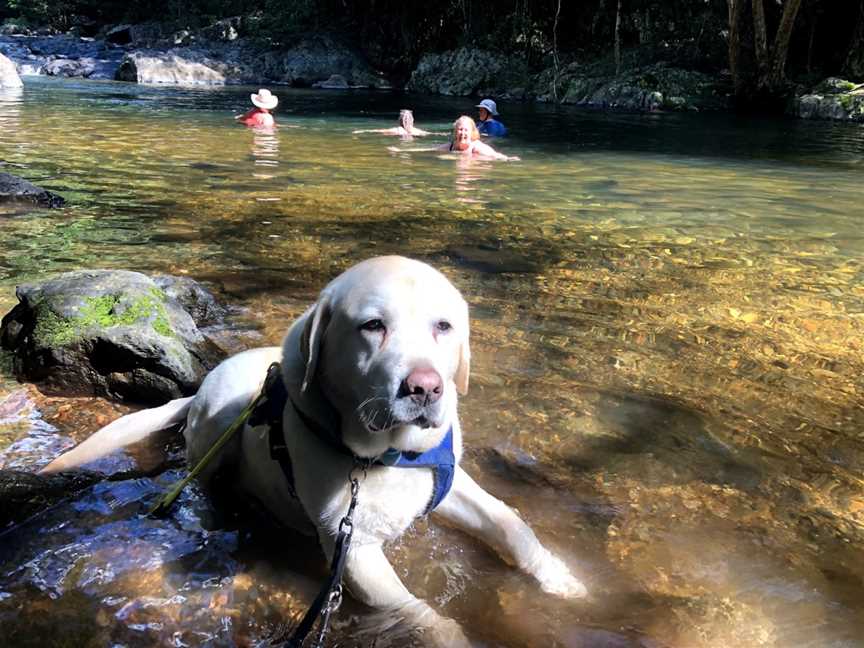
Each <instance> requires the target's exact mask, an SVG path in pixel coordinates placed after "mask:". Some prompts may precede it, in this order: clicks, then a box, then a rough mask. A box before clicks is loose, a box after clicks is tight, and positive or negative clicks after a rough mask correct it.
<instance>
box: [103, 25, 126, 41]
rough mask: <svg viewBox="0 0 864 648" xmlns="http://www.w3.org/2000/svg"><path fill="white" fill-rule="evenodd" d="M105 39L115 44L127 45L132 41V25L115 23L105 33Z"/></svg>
mask: <svg viewBox="0 0 864 648" xmlns="http://www.w3.org/2000/svg"><path fill="white" fill-rule="evenodd" d="M105 41H106V42H108V43H114V44H115V45H128V44H129V43H131V42H132V25H116V26H114V27H112V28H111V29H109V30H108V31H107V32H106V33H105Z"/></svg>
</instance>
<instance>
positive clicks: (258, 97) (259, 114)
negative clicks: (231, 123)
mask: <svg viewBox="0 0 864 648" xmlns="http://www.w3.org/2000/svg"><path fill="white" fill-rule="evenodd" d="M249 98H250V99H251V100H252V104H253V105H254V106H255V107H254V108H252V109H251V110H249V111H248V112H245V113H243V114H242V115H237V116H235V117H234V119H236V120H238V121H239V122H240V123H241V124H245V125H246V126H253V127H258V128H260V127H262V126H263V127H272V126H275V125H276V120H275V119H273V115H271V114H270V111H271V110H273V109H274V108H275V107H276V105H277V104H278V103H279V99H278V98H277V97H276V95H274V94H273V93H272V92H270V91H269V90H268V89H267V88H261V89H260V90H259V91H258V92H257V93H253V94H251V95H249Z"/></svg>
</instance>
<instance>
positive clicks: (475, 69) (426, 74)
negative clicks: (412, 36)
mask: <svg viewBox="0 0 864 648" xmlns="http://www.w3.org/2000/svg"><path fill="white" fill-rule="evenodd" d="M529 82H530V81H529V74H528V68H527V66H526V65H525V63H524V62H523V61H521V60H519V59H513V58H510V57H507V56H504V55H502V54H497V53H495V52H490V51H487V50H482V49H476V48H470V47H462V48H459V49H457V50H451V51H449V52H444V53H442V54H426V55H424V56H423V58H421V59H420V63H418V65H417V68H416V69H415V70H414V72H413V73H412V74H411V78H410V79H409V80H408V84H407V85H406V87H405V89H406V90H408V91H409V92H426V93H431V94H442V95H450V96H456V97H468V96H475V95H492V96H502V95H504V94H505V93H508V91H509V90H510V89H511V88H520V89H524V88H525V87H526V86H527V85H528V83H529ZM523 91H524V90H523Z"/></svg>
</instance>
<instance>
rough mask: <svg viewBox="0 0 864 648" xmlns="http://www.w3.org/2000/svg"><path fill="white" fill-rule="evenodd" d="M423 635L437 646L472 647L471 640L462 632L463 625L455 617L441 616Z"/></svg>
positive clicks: (446, 647)
mask: <svg viewBox="0 0 864 648" xmlns="http://www.w3.org/2000/svg"><path fill="white" fill-rule="evenodd" d="M423 637H424V639H428V640H429V643H430V644H431V645H432V646H435V647H436V648H471V642H470V641H468V637H466V636H465V633H464V632H462V627H461V626H460V625H459V624H458V623H457V622H456V621H454V620H453V619H447V618H444V617H441V618H440V619H439V621H438V622H437V623H435V624H434V625H433V626H430V627H428V628H427V629H426V632H424V633H423Z"/></svg>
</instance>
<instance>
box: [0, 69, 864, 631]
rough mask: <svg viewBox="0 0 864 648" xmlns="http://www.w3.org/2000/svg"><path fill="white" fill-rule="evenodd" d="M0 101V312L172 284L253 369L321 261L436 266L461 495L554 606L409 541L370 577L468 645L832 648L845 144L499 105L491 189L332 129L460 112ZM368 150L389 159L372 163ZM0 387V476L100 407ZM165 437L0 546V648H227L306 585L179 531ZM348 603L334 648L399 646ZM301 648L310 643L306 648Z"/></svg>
mask: <svg viewBox="0 0 864 648" xmlns="http://www.w3.org/2000/svg"><path fill="white" fill-rule="evenodd" d="M25 82H26V86H25V88H24V90H23V92H21V93H16V94H11V95H9V94H6V95H0V165H2V166H0V170H3V171H7V172H10V173H14V174H16V175H19V176H23V177H26V178H27V179H29V180H31V181H32V182H34V183H36V184H39V185H42V186H44V187H46V188H48V189H50V190H53V191H55V192H57V193H60V194H62V195H63V196H64V197H66V199H67V200H68V206H66V207H64V208H62V209H57V210H44V209H36V210H32V211H28V212H22V211H20V210H17V209H12V208H10V207H8V206H6V207H2V206H0V226H2V227H0V312H3V313H5V312H7V311H8V310H9V309H10V308H11V307H12V306H13V305H14V304H15V303H16V300H15V292H14V291H15V286H16V285H18V284H20V283H25V282H32V281H39V280H43V279H46V278H48V277H50V276H53V275H55V274H57V273H60V272H63V271H67V270H73V269H79V268H94V267H102V268H125V269H132V270H139V271H143V272H148V273H149V272H163V273H173V274H184V275H188V276H190V277H193V278H195V279H198V280H199V281H202V282H204V283H205V284H206V285H207V286H208V287H210V288H211V289H212V290H213V291H214V292H215V293H216V294H217V295H218V296H219V297H220V298H221V299H222V300H224V301H225V302H227V303H229V304H231V305H233V306H236V307H237V309H238V314H237V317H236V326H234V327H233V328H232V330H228V331H225V330H223V331H218V332H216V333H215V335H218V336H219V339H220V341H221V343H222V344H223V345H224V346H226V348H228V349H229V350H231V351H234V350H240V349H243V348H248V347H251V346H256V345H262V344H273V343H278V341H279V340H280V337H281V335H282V334H283V332H284V330H285V328H286V326H287V323H288V322H289V321H290V320H291V318H293V317H295V316H296V315H297V314H299V313H300V312H302V310H303V309H304V308H305V307H306V305H308V304H309V303H311V301H313V300H314V298H315V295H316V294H317V291H318V290H320V288H322V287H323V285H324V284H325V283H326V282H327V281H328V280H329V279H331V278H332V277H334V276H335V275H337V274H338V273H339V272H340V271H341V270H343V269H344V268H346V267H348V266H349V265H351V264H353V263H355V262H357V261H359V260H361V259H364V258H367V257H369V256H373V255H379V254H391V253H398V254H403V255H408V256H412V257H416V258H419V259H422V260H424V261H427V262H429V263H431V264H433V265H435V266H436V267H438V268H440V269H441V270H442V271H443V272H444V273H445V274H447V275H448V276H449V277H450V278H451V279H452V280H453V282H454V283H455V284H456V285H457V286H458V287H459V288H460V289H461V290H462V292H463V293H464V295H465V297H466V298H467V300H468V302H469V304H470V305H471V309H472V352H473V353H472V355H473V358H472V370H473V373H472V376H471V391H470V393H469V394H468V396H467V397H465V398H464V399H463V400H462V401H461V404H460V410H461V414H462V418H463V427H464V429H465V434H466V446H467V449H466V457H465V461H464V465H465V467H466V469H467V470H468V471H469V472H470V473H471V474H472V475H473V476H474V477H475V478H476V479H477V480H478V481H479V482H480V483H481V484H482V485H484V486H485V487H486V488H488V489H489V490H490V491H492V492H493V493H495V494H496V495H497V496H499V497H501V498H502V499H504V500H505V501H506V502H508V503H509V504H510V505H512V506H514V507H516V508H517V509H518V510H519V511H520V513H521V515H522V516H523V517H524V518H525V519H526V520H527V521H528V522H529V523H530V524H531V525H532V527H533V528H534V529H535V531H536V532H537V534H538V535H539V536H540V538H541V539H542V540H543V542H544V543H545V544H547V545H548V546H549V547H550V548H552V549H553V550H554V551H555V552H557V553H559V554H560V555H561V556H562V557H563V558H564V559H565V560H566V561H567V562H568V563H569V564H570V565H571V567H572V569H573V570H574V571H575V572H576V573H578V574H579V575H580V576H581V577H582V578H583V579H584V580H585V582H586V583H587V585H588V588H589V590H590V592H591V595H590V597H589V598H588V599H587V600H582V601H562V600H558V599H556V598H553V597H551V596H548V595H545V594H543V593H542V592H541V591H540V589H539V588H538V587H537V586H536V584H535V583H534V582H533V581H532V580H531V579H530V578H528V577H526V576H524V575H523V574H520V573H518V572H517V571H515V570H513V569H511V568H509V567H508V566H506V565H505V564H504V563H503V562H501V561H500V560H499V559H498V558H497V557H495V555H493V554H492V553H491V552H490V551H489V550H488V549H486V548H485V547H483V546H481V545H480V544H478V543H476V542H475V541H473V540H472V539H470V538H468V537H467V536H464V535H462V534H461V533H459V532H457V531H455V530H452V529H449V528H447V527H445V526H442V525H440V524H438V523H437V522H436V519H435V516H434V515H433V516H432V517H431V518H429V519H428V520H421V521H418V522H417V524H416V525H415V526H414V528H413V529H412V530H411V532H410V533H409V534H408V535H407V536H406V537H405V538H404V539H402V540H401V541H400V542H399V543H397V544H396V545H394V546H391V547H389V548H388V555H389V556H390V558H391V560H392V561H393V563H394V564H395V566H396V570H397V572H398V573H399V574H400V576H401V577H402V578H403V579H404V581H405V582H406V584H407V586H408V587H409V589H411V590H412V591H413V592H414V593H416V594H417V595H418V596H422V597H424V598H426V599H427V600H428V601H430V603H432V604H433V605H434V606H435V607H436V608H437V609H438V610H439V611H441V612H442V613H443V614H445V615H447V616H449V617H452V618H454V619H456V620H457V621H458V622H459V623H460V624H461V625H462V626H463V627H464V628H465V630H466V632H467V634H468V635H469V637H470V638H471V639H472V640H473V641H475V642H476V644H477V645H478V646H486V647H490V648H491V647H502V648H504V647H506V648H516V647H534V646H544V647H545V646H561V647H567V648H631V647H633V648H730V647H733V646H735V647H741V648H760V647H772V648H773V647H776V648H852V647H856V648H857V647H861V646H864V478H862V466H864V409H862V405H864V283H862V279H864V200H862V173H864V127H862V126H860V125H848V124H828V123H813V122H809V123H808V122H803V121H786V120H773V121H762V120H757V119H753V118H738V117H730V116H723V115H698V114H658V115H647V116H639V115H619V114H599V113H591V112H582V111H577V110H575V109H569V108H556V107H553V106H541V105H511V104H507V103H506V102H503V105H502V106H501V108H502V113H503V118H504V121H505V122H506V123H507V125H508V127H509V128H510V129H511V133H512V136H511V138H510V139H508V140H507V141H505V142H503V143H501V144H500V145H499V148H500V150H502V151H504V152H506V153H508V154H510V155H518V156H520V157H521V161H519V162H485V161H476V160H475V161H470V160H462V159H458V158H456V157H452V156H450V155H447V154H439V153H435V152H424V151H417V150H414V149H417V148H421V147H424V146H429V145H430V143H431V144H440V143H443V142H445V141H446V138H445V137H444V136H433V137H429V138H426V139H424V140H415V141H414V142H401V141H399V140H398V139H396V138H392V137H387V136H384V135H376V134H357V135H355V134H353V133H352V131H353V130H355V129H364V128H384V127H389V126H393V125H395V119H396V115H397V113H398V109H399V108H402V107H406V106H408V107H412V108H414V111H415V119H416V124H417V126H419V127H421V128H425V129H428V130H433V131H441V132H443V131H446V130H447V128H448V126H449V124H450V123H451V122H452V120H453V119H454V118H455V117H456V116H458V115H459V114H461V113H463V112H468V113H473V108H472V104H473V103H474V102H473V101H471V100H468V99H465V100H455V99H441V98H429V97H423V96H402V97H400V96H395V95H390V94H383V93H382V94H371V93H367V92H324V91H320V92H319V91H302V90H287V89H276V92H277V94H278V95H279V97H280V106H279V108H278V109H277V111H276V119H277V121H278V123H279V129H278V130H277V131H275V132H274V133H257V132H254V131H252V130H248V129H245V128H243V127H241V126H239V125H236V124H235V123H233V121H232V119H231V117H232V115H233V114H236V113H239V112H241V111H244V110H246V109H247V108H248V104H249V98H248V95H249V93H250V92H252V91H254V90H255V89H254V88H228V89H215V90H209V89H208V90H204V89H174V88H148V87H139V86H136V85H128V84H119V83H98V82H79V81H57V80H44V79H36V78H26V79H25ZM388 147H395V149H396V150H395V151H391V150H388ZM0 364H2V366H3V367H4V369H3V374H2V376H0V468H2V467H7V468H10V467H17V468H21V467H25V468H32V469H34V470H35V469H36V468H38V467H39V466H41V465H44V464H45V463H46V462H47V461H49V460H50V459H51V458H52V457H53V456H54V455H55V454H57V453H59V452H60V450H61V449H62V448H64V447H67V446H68V445H70V444H71V443H72V442H73V441H78V440H81V439H82V438H85V437H86V435H87V434H88V433H90V432H91V431H93V430H94V429H96V428H97V427H99V425H102V424H104V423H105V422H107V421H109V420H111V419H112V418H114V417H116V416H118V415H119V414H121V413H124V412H128V411H130V408H129V407H128V406H125V405H117V404H112V403H108V402H106V401H103V400H100V399H91V398H75V399H72V398H58V397H48V396H45V395H43V394H40V393H39V391H38V390H37V389H35V388H34V387H32V386H27V385H21V384H18V383H16V382H15V380H14V378H12V377H11V376H10V375H9V371H8V360H7V361H6V362H4V363H0ZM181 455H182V448H180V444H179V441H177V440H176V438H173V439H172V438H168V439H165V440H164V443H162V444H161V445H160V446H159V448H150V449H143V450H142V449H139V450H138V451H136V452H133V453H131V455H130V456H129V457H125V458H124V457H121V458H117V459H115V461H117V462H120V464H122V465H126V464H125V463H124V462H126V463H129V462H131V464H132V465H134V466H135V467H137V469H138V472H135V473H133V474H135V475H136V476H135V477H131V478H121V479H115V480H113V481H106V482H104V483H100V484H97V485H96V486H94V487H92V488H90V489H88V490H86V491H84V492H83V493H81V494H80V495H78V496H76V497H74V498H71V499H70V500H67V501H65V502H63V503H61V504H59V505H57V506H56V507H54V508H52V509H50V510H48V511H46V512H44V513H42V514H41V515H39V516H37V517H35V518H34V519H31V520H30V521H29V522H27V523H25V524H23V525H20V526H18V527H16V528H14V529H12V530H7V531H6V532H5V533H4V534H3V535H0V644H2V645H4V646H16V647H18V646H40V647H45V646H76V647H79V646H130V647H132V646H260V645H266V642H267V641H269V640H271V639H273V638H275V637H277V636H278V635H279V632H280V629H282V628H284V627H285V624H290V623H291V622H292V621H296V619H297V618H298V617H299V615H301V614H302V613H303V611H304V606H305V604H306V603H307V602H308V601H309V600H310V599H311V597H312V596H313V595H314V592H315V591H316V589H317V587H318V583H319V582H320V579H321V575H322V573H323V569H324V567H323V562H322V559H321V558H320V556H319V554H318V550H317V548H316V546H315V545H314V544H311V543H309V542H304V541H302V540H300V539H298V538H297V537H294V536H293V535H291V534H290V533H286V532H284V531H280V530H275V529H263V530H255V531H253V532H251V533H250V532H247V531H245V530H244V531H237V530H232V529H225V528H220V527H219V526H218V525H215V524H212V523H211V522H212V518H213V516H212V511H210V509H209V507H208V505H207V503H206V501H205V500H204V499H203V498H202V497H201V496H200V494H198V493H197V492H196V491H195V489H190V490H189V491H188V492H187V493H186V494H184V496H183V498H182V500H181V503H180V506H179V507H177V509H176V510H175V512H174V514H173V515H172V516H171V517H169V518H168V519H165V520H151V519H149V518H146V517H144V516H142V515H141V514H142V512H143V511H144V510H145V504H146V503H147V502H150V501H151V500H152V499H153V498H154V497H155V496H156V495H157V494H158V493H159V492H160V491H161V490H162V489H164V488H165V487H166V486H167V485H168V484H169V483H170V482H171V481H172V480H173V479H175V478H177V477H178V476H179V475H182V472H183V467H182V461H181V460H180V457H181ZM392 624H393V620H391V619H386V618H382V617H381V616H380V615H375V614H373V613H371V612H370V611H368V610H365V609H363V608H362V607H361V606H359V605H358V604H356V603H351V602H349V603H348V604H346V606H345V607H343V609H342V610H341V611H340V613H339V615H338V617H337V619H336V623H335V629H334V633H333V635H332V639H333V640H334V641H335V642H337V643H338V644H339V645H342V646H372V645H375V646H379V647H380V646H404V645H422V637H419V636H417V634H416V633H414V632H412V631H411V630H410V629H405V628H401V627H400V626H398V625H397V626H396V627H394V628H392V629H387V628H389V627H390V626H391V625H392ZM334 645H335V644H334Z"/></svg>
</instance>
